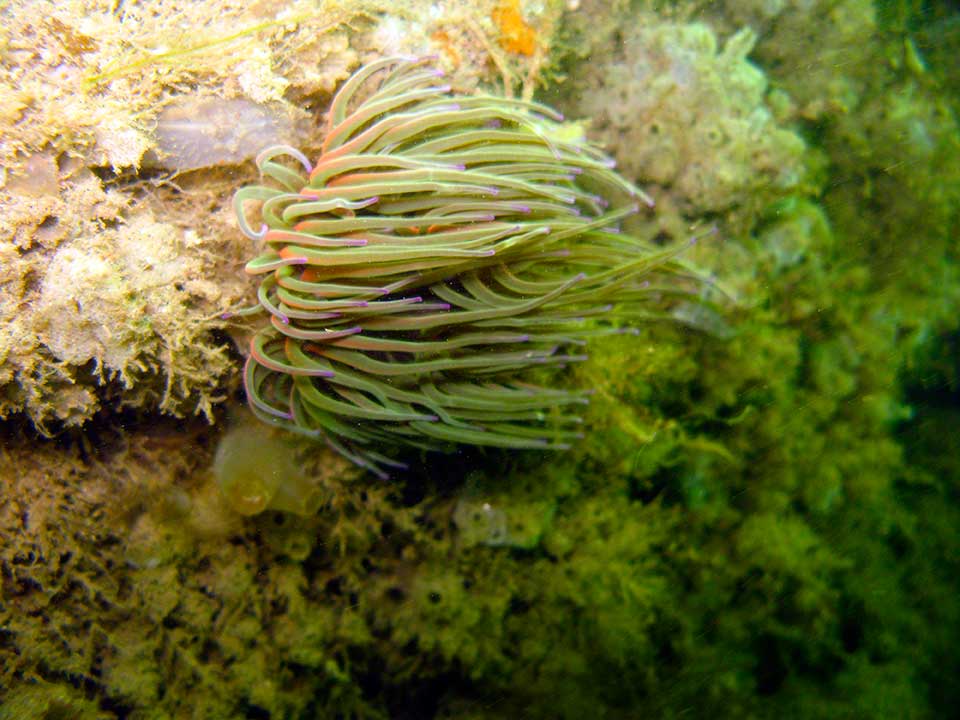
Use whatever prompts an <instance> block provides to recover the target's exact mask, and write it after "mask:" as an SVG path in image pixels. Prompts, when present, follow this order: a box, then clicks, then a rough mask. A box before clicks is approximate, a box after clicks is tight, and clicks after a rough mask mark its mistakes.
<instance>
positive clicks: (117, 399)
mask: <svg viewBox="0 0 960 720" xmlns="http://www.w3.org/2000/svg"><path fill="white" fill-rule="evenodd" d="M495 5H496V2H495V0H483V1H482V2H479V3H475V4H473V5H472V6H470V7H469V8H465V7H463V6H462V4H459V3H454V2H449V3H436V2H433V1H432V0H403V1H402V2H389V3H388V2H385V1H383V0H353V1H350V2H339V1H336V0H320V1H319V2H317V1H314V0H295V1H294V2H272V1H271V0H268V1H267V2H257V3H249V2H238V1H237V0H210V1H209V2H202V3H187V4H180V5H177V6H174V5H171V4H170V3H166V2H162V1H161V0H147V2H142V3H121V4H119V5H117V4H116V3H102V2H98V1H96V0H66V2H53V1H52V0H17V1H16V2H14V3H13V4H12V5H11V6H10V11H9V12H7V13H6V14H5V15H4V23H3V24H2V26H0V134H2V137H3V142H2V143H0V417H3V418H6V417H9V416H11V415H12V414H14V413H18V412H22V413H24V414H25V415H26V417H27V419H28V420H29V421H31V422H33V423H34V424H36V425H37V426H39V427H41V428H42V429H44V430H46V431H50V432H55V431H56V430H57V429H58V428H59V427H62V426H64V425H78V424H81V423H83V422H84V421H85V420H87V419H88V418H90V417H91V416H92V415H93V414H94V413H95V412H97V411H98V410H100V409H102V408H101V403H102V401H103V398H104V397H105V395H106V394H109V396H110V397H111V400H110V402H111V403H118V404H120V405H131V406H136V407H142V408H145V409H148V410H162V411H164V412H170V413H175V414H189V413H193V412H199V413H204V414H207V415H209V413H210V410H211V406H212V404H213V403H214V402H216V401H217V400H218V399H219V398H220V397H222V396H224V395H225V391H227V390H229V387H230V384H231V382H233V381H234V380H236V373H235V368H234V367H233V365H232V364H231V362H230V361H229V360H228V358H227V352H226V347H225V346H224V343H223V340H222V339H218V338H217V337H216V336H215V335H214V334H213V331H214V330H216V329H217V328H218V327H221V326H222V323H221V321H220V319H219V315H220V313H221V312H222V311H223V309H224V308H225V307H229V306H235V305H236V304H237V303H238V301H239V299H240V297H241V294H242V291H243V288H242V285H243V282H242V280H241V279H240V278H238V276H237V273H236V267H237V266H238V265H239V264H241V263H240V260H239V258H240V257H241V256H242V255H247V254H249V252H250V251H251V248H250V247H249V244H248V243H247V242H246V241H243V242H242V243H241V244H239V245H238V244H237V240H236V235H235V234H233V233H231V232H230V231H229V228H228V226H229V225H230V224H231V223H232V220H229V219H228V217H227V214H226V213H224V211H223V210H224V201H225V200H226V198H227V196H228V186H227V185H226V184H225V183H224V182H223V177H222V175H221V174H220V173H221V172H222V173H224V174H226V173H230V174H231V175H232V180H231V184H230V186H229V187H235V185H236V183H237V181H238V180H240V181H242V180H243V178H244V174H243V173H244V172H248V171H241V170H238V169H237V168H236V167H235V166H231V165H229V163H241V162H243V161H245V160H248V159H250V158H253V157H254V156H255V155H256V154H257V152H258V151H259V150H260V149H261V146H262V145H264V144H269V143H276V142H279V141H284V142H295V143H297V144H300V145H303V146H307V147H309V146H311V145H313V146H316V145H317V144H319V142H320V132H319V126H320V123H319V122H318V119H317V118H316V113H317V109H318V108H323V107H325V106H326V104H327V102H328V100H329V96H330V94H331V93H332V92H333V91H334V90H336V88H337V86H338V84H339V83H340V82H342V81H343V79H344V78H346V77H347V76H348V75H349V74H350V72H351V70H352V69H354V68H355V67H356V66H357V65H358V64H359V63H360V62H361V60H363V59H364V58H371V57H377V56H379V54H380V53H382V52H384V49H385V48H387V47H389V48H390V49H391V50H392V51H399V52H405V53H409V52H417V53H424V54H428V53H436V54H438V55H439V56H440V58H439V60H440V62H442V63H443V64H445V65H446V66H447V67H448V69H450V70H451V71H452V74H453V75H454V76H455V77H456V78H457V80H458V82H460V83H461V84H463V85H464V86H467V87H470V86H474V85H476V84H477V82H478V78H481V77H483V78H487V79H489V78H490V76H491V74H492V73H493V72H494V71H493V70H491V68H493V67H494V66H496V65H498V64H500V65H502V62H500V60H498V62H491V61H490V59H491V56H490V53H491V52H497V51H498V44H497V32H498V29H497V28H496V27H495V26H494V25H493V24H492V23H491V20H490V14H491V11H492V8H494V7H495ZM438 9H439V10H441V12H439V13H438V12H437V10H438ZM543 16H544V12H543V11H537V12H535V13H534V15H532V16H531V20H537V18H542V17H543ZM450 23H454V24H457V26H458V27H460V26H463V27H467V29H466V30H463V31H462V32H461V31H458V32H457V33H454V32H452V29H451V28H452V26H451V25H450ZM541 29H542V30H543V31H544V32H545V31H546V29H547V28H546V25H543V27H542V28H541ZM548 45H549V38H548V37H546V36H544V37H543V47H547V46H548ZM498 58H499V55H498ZM501 60H502V59H501ZM524 63H526V64H528V65H530V67H531V69H532V68H533V67H534V65H533V64H532V63H533V59H532V58H522V59H521V61H520V62H519V63H517V64H516V66H517V67H520V66H521V65H523V64H524ZM496 72H497V74H498V75H499V72H500V71H496ZM237 108H240V109H241V110H244V109H245V110H246V111H248V112H247V115H248V117H247V119H248V120H250V121H249V122H247V123H246V124H243V123H240V124H237V123H234V122H233V119H235V118H233V119H231V115H230V112H231V110H234V111H236V109H237ZM177 113H179V115H177ZM240 114H241V115H242V113H240ZM233 115H234V116H236V115H237V112H234V113H233ZM171 116H172V117H173V118H174V121H175V122H179V123H180V124H179V125H178V130H179V131H180V135H177V136H175V137H174V136H173V135H171V133H169V132H168V133H167V134H166V135H164V131H165V130H170V129H171V126H170V123H169V122H165V121H169V120H170V118H171ZM251 118H252V120H251ZM204 120H206V125H204V124H203V122H204ZM193 121H197V122H198V123H200V124H199V126H196V125H192V124H191V123H192V122H193ZM214 125H216V127H215V126H214ZM198 127H199V129H200V131H199V132H197V129H198ZM251 128H252V129H253V132H250V129H251ZM241 131H242V132H241ZM198 136H199V137H200V140H199V142H198V143H195V144H193V145H191V144H190V143H189V142H187V141H188V140H190V139H191V138H196V137H198ZM164 137H166V139H168V140H170V139H172V140H173V142H172V144H171V145H168V146H166V147H164V146H160V145H159V144H158V140H160V139H163V138H164ZM211 138H212V139H213V140H214V141H215V142H214V145H217V146H218V147H212V148H211V147H209V146H204V144H203V143H204V142H205V141H207V140H210V139H211ZM214 150H217V152H214ZM220 164H228V165H227V168H226V169H224V170H220V169H218V168H212V167H211V166H214V165H220ZM146 165H149V166H150V168H149V174H147V173H141V174H140V176H139V177H138V175H137V173H138V172H139V171H142V170H143V169H144V167H145V166H146ZM164 170H172V171H174V172H176V171H190V173H189V177H182V176H181V177H176V178H171V177H169V176H163V175H162V174H161V173H162V172H163V171H164ZM171 181H172V182H171ZM181 191H183V192H181ZM198 219H199V222H198ZM140 232H143V233H144V236H143V238H142V242H141V241H140V240H138V239H137V233H140ZM154 261H156V262H154ZM148 266H149V267H148Z"/></svg>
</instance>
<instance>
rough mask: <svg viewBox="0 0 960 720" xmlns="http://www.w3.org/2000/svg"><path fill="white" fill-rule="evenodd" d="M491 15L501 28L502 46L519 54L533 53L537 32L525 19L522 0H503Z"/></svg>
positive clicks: (535, 46)
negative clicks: (521, 6) (521, 10)
mask: <svg viewBox="0 0 960 720" xmlns="http://www.w3.org/2000/svg"><path fill="white" fill-rule="evenodd" d="M490 17H491V19H492V20H493V22H494V24H495V25H496V26H497V28H499V30H500V47H502V48H503V49H504V50H506V51H507V52H512V53H517V54H519V55H527V56H529V55H533V53H534V52H535V51H536V49H537V32H536V30H534V29H533V28H532V27H530V25H528V24H527V21H526V20H524V19H523V13H521V12H520V0H501V1H500V2H499V3H497V6H496V7H495V8H494V9H493V13H492V14H491V15H490Z"/></svg>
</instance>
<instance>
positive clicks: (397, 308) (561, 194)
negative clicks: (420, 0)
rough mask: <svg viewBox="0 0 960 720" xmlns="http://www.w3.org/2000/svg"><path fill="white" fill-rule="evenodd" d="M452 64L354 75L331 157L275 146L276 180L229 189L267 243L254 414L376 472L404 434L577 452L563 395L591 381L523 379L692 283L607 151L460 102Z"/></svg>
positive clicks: (506, 103) (532, 107)
mask: <svg viewBox="0 0 960 720" xmlns="http://www.w3.org/2000/svg"><path fill="white" fill-rule="evenodd" d="M441 75H442V73H440V72H438V71H437V70H435V69H432V68H431V67H429V64H428V63H427V62H426V61H423V60H415V59H407V58H402V59H398V58H391V59H386V60H382V61H380V62H376V63H373V64H371V65H368V66H366V67H364V68H362V69H361V70H359V71H358V72H357V73H356V74H355V75H354V76H353V77H351V78H350V79H349V80H348V81H347V82H346V84H345V85H344V87H343V88H342V89H341V90H340V92H339V93H338V94H337V96H336V98H335V99H334V100H333V103H332V106H331V108H330V113H329V121H328V123H329V124H328V128H327V133H326V137H325V141H324V143H323V147H322V152H321V154H320V158H319V160H317V162H316V163H315V164H314V163H311V162H310V161H309V160H308V159H307V158H306V157H305V156H304V155H303V154H302V153H300V152H299V151H297V150H295V149H293V148H289V147H274V148H269V149H267V150H265V151H264V152H263V153H261V155H260V156H259V157H258V159H257V164H258V166H259V168H260V171H261V174H262V176H263V177H264V178H265V179H266V180H267V181H268V182H267V183H266V184H265V185H258V186H252V187H245V188H242V189H241V190H240V191H238V192H237V194H236V197H235V206H236V211H237V216H238V218H239V223H240V226H241V227H242V229H243V231H244V233H245V234H247V235H248V236H250V237H251V238H255V239H257V240H258V241H260V242H261V243H262V244H263V246H264V248H263V252H262V254H261V255H260V256H259V257H257V258H256V259H254V260H253V261H251V262H250V263H249V264H248V265H247V271H248V272H249V273H252V274H262V275H264V279H263V281H262V283H261V284H260V288H259V293H258V300H259V305H258V308H257V309H258V310H260V311H266V312H267V313H268V314H269V319H270V322H269V324H267V325H266V326H265V327H264V328H263V329H261V330H260V331H259V332H258V333H257V334H256V336H255V337H254V339H253V341H252V346H251V349H250V356H249V360H248V362H247V365H246V369H245V375H244V379H245V385H246V392H247V397H248V399H249V403H250V406H251V407H252V409H253V411H254V413H255V414H256V415H257V416H259V417H260V418H261V419H263V420H265V421H267V422H270V423H272V424H275V425H279V426H282V427H285V428H288V429H290V430H294V431H296V432H299V433H302V434H307V435H310V436H314V437H317V438H318V439H323V440H325V441H326V442H328V443H330V444H331V445H332V446H333V447H334V448H336V449H337V450H339V451H340V452H342V453H344V454H345V455H346V456H348V457H350V458H351V459H352V460H354V461H355V462H357V463H359V464H361V465H363V466H366V467H368V468H370V469H371V470H373V471H374V472H377V473H381V474H382V473H383V469H384V468H385V467H389V466H391V465H394V464H396V463H395V461H394V460H393V459H391V457H390V456H389V454H388V452H389V451H388V450H387V448H390V447H391V446H396V445H411V446H418V447H423V448H430V449H436V448H442V447H445V446H449V445H451V444H455V443H468V444H475V445H489V446H499V447H506V448H562V447H566V446H567V445H568V444H569V442H570V441H571V440H572V439H574V438H577V437H579V436H580V435H579V432H578V429H577V425H578V423H579V422H580V421H579V419H578V418H577V417H576V416H575V415H573V414H570V413H568V412H564V411H563V409H564V406H570V405H577V404H579V403H584V402H586V393H585V392H577V391H568V390H561V389H550V388H545V387H540V386H535V385H531V384H529V383H528V382H525V381H524V378H525V376H528V375H529V371H530V370H531V369H532V368H536V367H542V366H544V365H555V366H562V365H564V364H566V363H570V362H573V361H578V360H582V359H584V356H583V355H581V354H578V353H577V348H578V347H579V346H582V345H583V343H584V339H585V338H586V337H587V336H588V335H590V334H591V333H596V332H604V331H609V329H607V330H604V328H603V324H602V322H598V319H599V320H601V321H602V319H603V316H604V315H606V314H608V313H609V312H610V311H611V309H612V308H613V307H614V306H618V307H624V306H626V307H628V309H629V311H630V313H631V314H632V315H633V316H634V317H644V316H647V317H658V316H660V315H661V314H662V312H663V308H664V306H665V303H667V302H668V300H665V298H669V297H671V296H674V295H676V294H678V293H683V292H686V291H684V290H683V289H682V288H683V286H684V283H682V282H680V283H678V282H677V281H676V280H677V277H679V276H684V275H686V274H687V273H686V272H685V271H684V270H683V268H682V267H681V266H680V265H679V264H678V263H677V262H676V261H675V260H674V256H675V255H676V252H677V250H676V249H668V250H664V249H662V248H658V247H656V246H654V245H652V244H651V243H649V242H642V241H640V240H638V239H637V238H634V237H631V236H629V235H626V234H624V233H622V232H621V231H620V229H619V223H620V222H621V221H622V220H624V219H625V218H627V217H628V216H630V215H632V214H634V213H638V212H640V211H641V209H643V210H646V211H649V210H648V208H649V207H652V205H653V203H652V201H651V200H650V199H649V198H648V197H647V196H646V195H645V194H644V193H643V192H641V191H640V190H639V189H637V188H636V187H634V186H633V185H632V184H630V183H629V182H627V181H626V180H624V179H623V178H621V177H620V176H618V175H617V174H616V173H615V172H614V171H613V169H612V167H613V162H612V161H611V160H610V159H609V158H607V157H606V156H605V155H603V154H602V153H601V152H600V151H599V150H597V149H596V148H594V147H591V146H590V145H589V144H586V143H583V142H580V141H577V142H570V141H565V140H563V139H561V137H562V133H561V127H560V126H559V125H558V123H559V122H560V121H561V120H562V117H561V116H560V115H559V114H558V113H556V112H555V111H553V110H551V109H550V108H547V107H544V106H542V105H539V104H536V103H526V102H520V101H516V100H508V99H504V98H501V97H494V96H486V95H477V96H468V97H462V96H454V95H451V92H450V88H449V86H447V85H443V84H441V82H440V80H439V78H440V76H441ZM246 201H258V203H259V208H260V209H259V213H260V222H258V223H255V224H253V225H251V223H250V221H249V219H248V215H247V208H245V202H246ZM641 204H642V205H643V206H646V207H644V208H641ZM257 225H259V226H260V228H259V229H254V228H255V227H256V226H257ZM598 316H599V317H598ZM527 379H529V377H528V378H527Z"/></svg>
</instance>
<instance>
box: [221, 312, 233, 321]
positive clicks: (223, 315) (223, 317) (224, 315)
mask: <svg viewBox="0 0 960 720" xmlns="http://www.w3.org/2000/svg"><path fill="white" fill-rule="evenodd" d="M233 315H234V313H232V312H225V313H220V319H221V320H229V319H230V318H232V317H233Z"/></svg>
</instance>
